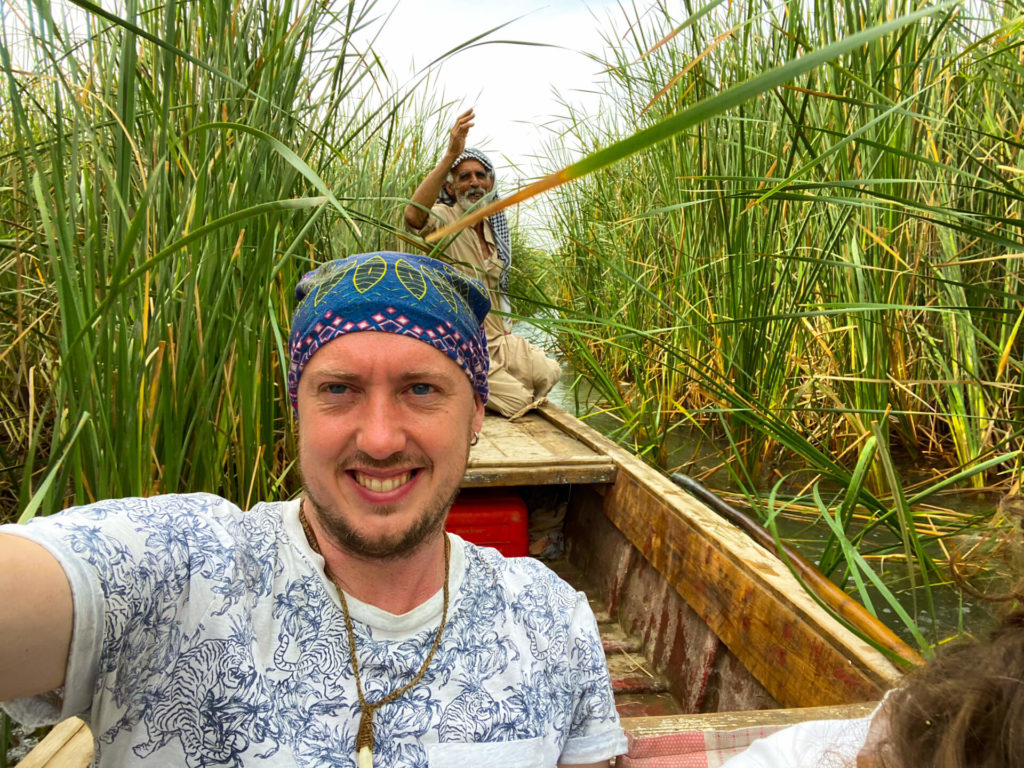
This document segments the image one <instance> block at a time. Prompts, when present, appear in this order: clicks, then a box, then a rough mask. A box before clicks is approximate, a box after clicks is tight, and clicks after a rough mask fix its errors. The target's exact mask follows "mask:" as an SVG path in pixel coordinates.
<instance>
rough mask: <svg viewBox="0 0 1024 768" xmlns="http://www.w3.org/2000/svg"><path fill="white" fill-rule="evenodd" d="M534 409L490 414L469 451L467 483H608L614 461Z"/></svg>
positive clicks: (476, 485) (612, 476) (464, 484)
mask: <svg viewBox="0 0 1024 768" xmlns="http://www.w3.org/2000/svg"><path fill="white" fill-rule="evenodd" d="M545 413H546V411H535V412H532V413H528V414H526V415H525V416H522V417H520V418H518V419H516V420H515V421H509V420H508V419H505V418H502V417H500V416H491V415H488V416H487V418H486V419H485V420H484V426H483V429H482V430H481V432H480V442H479V443H477V444H476V445H475V446H473V449H472V450H471V451H470V453H469V464H468V465H467V467H466V474H465V477H464V478H463V481H462V487H463V488H481V487H488V486H512V485H566V484H569V483H610V482H612V481H613V480H614V479H615V462H614V461H613V460H612V459H611V458H609V457H608V456H604V455H602V454H600V453H598V452H597V451H595V450H594V449H592V448H590V447H588V446H587V445H584V444H583V443H582V442H580V441H579V440H576V439H575V438H573V437H571V436H569V435H567V434H566V433H565V432H564V431H563V430H562V429H560V428H559V427H558V425H557V424H555V423H553V422H552V421H551V419H550V418H548V417H546V416H545Z"/></svg>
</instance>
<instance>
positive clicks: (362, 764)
mask: <svg viewBox="0 0 1024 768" xmlns="http://www.w3.org/2000/svg"><path fill="white" fill-rule="evenodd" d="M356 765H357V766H358V768H373V752H372V751H371V750H370V748H369V747H363V748H362V749H360V750H359V751H358V752H357V753H356Z"/></svg>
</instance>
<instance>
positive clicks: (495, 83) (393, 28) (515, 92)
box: [375, 0, 621, 192]
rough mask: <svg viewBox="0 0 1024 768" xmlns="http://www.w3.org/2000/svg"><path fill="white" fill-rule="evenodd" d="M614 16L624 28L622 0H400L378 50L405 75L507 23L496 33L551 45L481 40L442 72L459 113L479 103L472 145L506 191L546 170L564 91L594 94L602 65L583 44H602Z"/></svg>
mask: <svg viewBox="0 0 1024 768" xmlns="http://www.w3.org/2000/svg"><path fill="white" fill-rule="evenodd" d="M377 7H378V9H382V8H384V7H387V8H390V7H392V6H391V5H388V6H385V5H384V4H383V3H382V4H380V5H378V6H377ZM611 19H614V20H615V21H616V22H617V23H616V26H617V27H621V21H620V19H621V14H620V13H619V11H618V3H617V0H526V2H523V0H518V2H495V0H444V2H442V1H441V0H401V1H400V2H399V3H398V9H397V11H396V12H395V14H394V15H393V16H392V18H391V20H390V21H389V22H388V23H387V24H386V26H385V27H384V29H383V31H382V33H381V34H380V36H379V38H378V41H377V44H376V45H375V48H376V49H377V51H378V53H379V54H380V55H381V56H382V57H383V58H384V59H385V61H386V62H387V63H388V65H389V68H390V69H391V71H392V72H394V73H395V74H396V75H397V76H398V77H399V78H402V77H404V76H409V75H411V74H412V73H413V72H414V71H416V70H418V69H419V68H421V67H424V66H425V65H426V64H428V63H429V62H430V61H432V60H433V59H435V58H437V57H438V56H440V55H442V54H443V53H445V52H446V51H448V50H450V49H452V48H454V47H456V46H457V45H459V44H461V43H464V42H465V41H467V40H469V39H471V38H473V37H476V36H477V35H480V34H482V33H483V32H486V31H487V30H489V29H491V28H493V27H497V26H498V25H501V24H505V23H506V22H507V25H506V26H505V27H504V28H502V29H501V30H499V31H498V32H496V33H494V34H492V35H490V36H489V37H488V39H491V40H515V41H525V42H531V43H545V44H548V45H549V46H552V47H537V46H518V45H511V44H499V43H495V44H489V45H482V46H478V47H476V48H473V49H471V50H468V51H463V52H460V53H459V54H457V55H456V56H454V57H453V58H451V59H449V60H447V61H446V62H444V63H443V64H442V65H441V68H440V70H439V72H438V75H437V78H436V83H437V84H438V86H439V88H440V89H442V90H443V92H444V94H445V96H446V97H447V99H448V100H449V101H451V102H454V103H455V104H457V105H458V107H457V108H456V110H455V111H456V113H458V112H461V111H463V110H464V109H465V108H468V107H470V106H472V107H474V108H475V109H476V115H477V120H476V126H475V127H474V128H473V129H472V131H471V132H470V135H469V144H470V145H471V146H477V147H479V148H480V149H483V150H484V151H485V152H487V153H488V154H489V155H491V156H492V158H493V159H494V160H495V162H496V164H497V165H498V172H499V180H500V182H501V188H502V190H503V191H505V192H507V191H509V190H510V189H511V188H514V187H515V186H516V184H515V181H516V177H525V178H527V179H529V178H531V177H532V176H534V175H535V174H537V173H538V169H537V167H536V165H535V164H534V162H533V160H532V156H533V155H535V154H537V153H539V152H540V150H541V147H542V144H543V141H544V139H545V137H546V136H547V133H546V132H545V130H544V128H543V126H544V125H545V124H546V123H549V122H550V121H551V119H552V116H554V115H559V114H563V113H564V110H563V109H562V108H561V107H560V106H559V104H558V100H557V98H556V95H555V94H556V92H557V93H560V94H561V95H562V97H563V98H564V99H567V100H569V101H571V102H573V103H582V102H584V101H587V100H588V99H589V103H593V102H594V99H593V97H592V96H588V95H587V94H586V92H587V91H588V90H590V89H592V88H593V85H594V82H595V79H596V78H597V77H599V75H600V72H601V67H600V65H599V64H598V63H596V62H595V61H593V60H592V59H590V58H588V57H587V56H585V55H584V52H590V53H599V52H600V51H601V50H602V48H603V44H602V42H601V32H602V31H605V32H607V30H609V29H610V28H611V22H610V20H611ZM513 165H514V166H519V169H520V170H518V171H517V170H514V169H513V168H512V167H510V166H513Z"/></svg>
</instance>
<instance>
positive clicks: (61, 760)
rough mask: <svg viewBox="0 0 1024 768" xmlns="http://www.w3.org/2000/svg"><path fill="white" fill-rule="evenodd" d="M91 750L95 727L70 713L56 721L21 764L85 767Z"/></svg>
mask: <svg viewBox="0 0 1024 768" xmlns="http://www.w3.org/2000/svg"><path fill="white" fill-rule="evenodd" d="M92 754H93V743H92V731H90V730H89V726H87V725H86V724H85V722H84V721H82V720H80V719H79V718H77V717H71V718H68V719H67V720H64V721H63V722H60V723H58V724H57V725H55V726H54V727H53V730H52V731H50V732H49V733H48V734H46V736H45V737H44V738H43V740H42V741H40V742H39V743H38V744H37V745H36V747H35V749H33V750H32V751H31V752H29V753H28V755H26V756H25V759H24V760H22V761H21V762H20V763H18V768H85V766H87V765H89V763H90V762H92Z"/></svg>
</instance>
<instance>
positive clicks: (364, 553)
mask: <svg viewBox="0 0 1024 768" xmlns="http://www.w3.org/2000/svg"><path fill="white" fill-rule="evenodd" d="M468 458H469V447H468V446H467V448H466V459H467V460H468ZM385 463H386V462H385ZM463 465H465V462H463ZM364 466H365V465H364ZM336 471H338V472H343V471H344V470H343V469H338V470H336ZM464 471H465V470H464V469H463V472H464ZM299 474H300V475H301V476H302V481H303V487H304V490H305V495H306V498H307V499H309V503H310V504H312V505H313V509H314V510H315V511H316V516H317V520H319V522H320V525H321V527H322V528H323V529H324V531H325V532H326V533H327V535H328V536H330V537H331V538H332V539H333V540H334V541H335V543H337V544H338V545H339V546H340V547H341V548H342V549H344V550H346V551H347V552H349V553H350V554H352V555H355V556H357V557H363V558H366V559H371V560H392V559H395V558H399V557H402V556H403V555H406V554H408V553H410V552H412V551H413V550H415V549H416V548H417V547H419V546H420V545H421V544H422V543H423V542H424V541H427V540H428V539H430V538H431V537H432V536H433V535H435V534H437V533H439V532H440V531H442V530H443V529H444V522H445V520H446V519H447V517H448V510H449V509H451V506H452V504H453V503H455V498H456V497H457V496H458V495H459V483H460V481H461V479H462V475H461V474H460V475H459V478H458V479H457V480H456V482H455V484H454V487H453V488H450V489H449V488H438V490H437V493H436V494H435V495H434V496H433V497H432V498H431V499H429V500H428V502H427V508H426V509H425V510H424V512H423V513H422V514H421V515H420V516H419V518H418V519H417V520H416V522H415V523H414V524H413V525H412V527H410V528H409V529H407V530H406V531H405V532H404V533H402V534H401V535H400V536H399V537H398V538H397V539H390V538H388V539H381V540H376V541H375V540H372V539H369V538H367V537H366V536H364V535H362V534H360V533H359V532H358V531H357V530H355V528H353V527H352V526H351V525H349V523H348V522H347V521H346V519H345V517H344V515H342V514H340V513H338V512H337V511H336V510H334V509H332V508H331V507H329V506H328V505H326V504H324V503H322V502H321V500H320V499H318V498H316V497H315V496H314V495H313V493H312V491H311V490H310V488H309V483H307V482H306V476H305V473H304V472H303V469H302V452H301V451H300V452H299ZM393 511H394V510H393V508H392V507H381V508H379V509H378V511H377V514H380V515H382V516H386V515H389V514H392V513H393Z"/></svg>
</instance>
